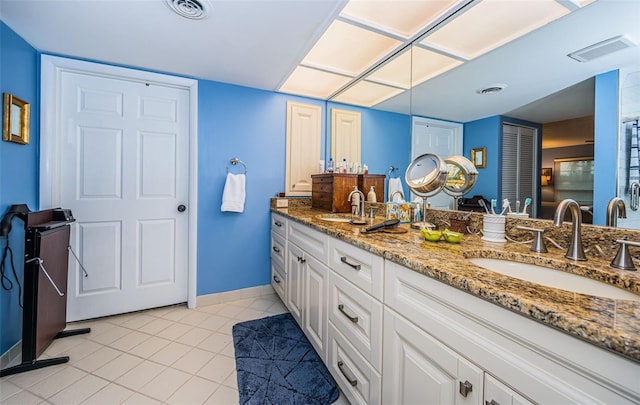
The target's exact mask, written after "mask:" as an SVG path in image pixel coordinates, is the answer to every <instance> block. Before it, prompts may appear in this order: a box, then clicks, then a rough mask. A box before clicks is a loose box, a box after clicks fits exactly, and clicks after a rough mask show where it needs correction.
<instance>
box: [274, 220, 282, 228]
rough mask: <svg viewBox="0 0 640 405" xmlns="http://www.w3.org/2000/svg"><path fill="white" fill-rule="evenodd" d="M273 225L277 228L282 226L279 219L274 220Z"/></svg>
mask: <svg viewBox="0 0 640 405" xmlns="http://www.w3.org/2000/svg"><path fill="white" fill-rule="evenodd" d="M274 225H275V226H277V227H278V228H282V222H280V221H276V222H274Z"/></svg>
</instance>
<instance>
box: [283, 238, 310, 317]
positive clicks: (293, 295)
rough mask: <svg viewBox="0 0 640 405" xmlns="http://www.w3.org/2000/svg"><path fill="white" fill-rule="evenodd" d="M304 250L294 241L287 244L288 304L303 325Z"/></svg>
mask: <svg viewBox="0 0 640 405" xmlns="http://www.w3.org/2000/svg"><path fill="white" fill-rule="evenodd" d="M305 260H306V259H305V258H304V252H303V251H302V249H300V248H299V247H298V246H296V245H295V244H294V243H291V242H289V243H288V244H287V264H286V266H287V282H286V286H287V294H286V298H287V301H286V304H287V308H289V312H291V315H292V316H293V318H294V319H295V320H296V322H298V325H300V327H302V308H303V301H302V300H303V298H304V274H303V269H304V262H305Z"/></svg>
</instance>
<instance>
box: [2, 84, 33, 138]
mask: <svg viewBox="0 0 640 405" xmlns="http://www.w3.org/2000/svg"><path fill="white" fill-rule="evenodd" d="M3 106H4V107H3V115H2V128H3V130H2V139H3V140H5V141H8V142H16V143H19V144H22V145H27V144H28V143H29V103H27V102H26V101H23V100H21V99H19V98H18V97H16V96H14V95H12V94H9V93H4V94H3Z"/></svg>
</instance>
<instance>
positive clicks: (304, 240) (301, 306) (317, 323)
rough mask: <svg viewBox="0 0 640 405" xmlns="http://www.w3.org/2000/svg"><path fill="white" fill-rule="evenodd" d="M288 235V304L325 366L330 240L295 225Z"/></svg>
mask: <svg viewBox="0 0 640 405" xmlns="http://www.w3.org/2000/svg"><path fill="white" fill-rule="evenodd" d="M287 235H288V242H287V255H286V267H287V281H286V286H287V294H286V297H287V299H286V301H285V304H286V306H287V308H288V309H289V311H290V312H291V315H292V316H293V318H294V319H295V320H296V321H297V322H298V325H300V328H301V329H302V331H303V332H304V333H305V335H306V336H307V338H308V339H309V341H310V342H311V344H312V345H313V347H314V349H315V350H316V352H317V353H318V355H320V358H321V359H322V360H323V361H325V362H326V358H327V347H326V342H327V314H326V308H327V304H326V299H327V289H328V277H329V269H328V267H327V265H326V263H327V256H328V247H327V245H328V236H327V235H325V234H323V233H321V232H318V231H316V230H314V229H311V228H309V227H305V226H304V225H301V224H298V223H295V222H292V221H289V222H288V224H287Z"/></svg>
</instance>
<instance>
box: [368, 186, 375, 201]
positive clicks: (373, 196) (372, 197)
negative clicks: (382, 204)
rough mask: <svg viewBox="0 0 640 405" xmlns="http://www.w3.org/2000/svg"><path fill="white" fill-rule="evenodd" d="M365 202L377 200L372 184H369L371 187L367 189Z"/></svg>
mask: <svg viewBox="0 0 640 405" xmlns="http://www.w3.org/2000/svg"><path fill="white" fill-rule="evenodd" d="M367 202H370V203H374V202H378V201H377V197H376V191H375V190H374V189H373V186H371V189H370V190H369V194H367Z"/></svg>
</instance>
